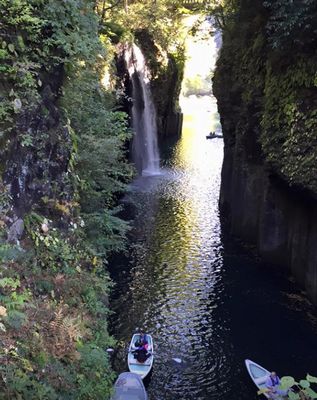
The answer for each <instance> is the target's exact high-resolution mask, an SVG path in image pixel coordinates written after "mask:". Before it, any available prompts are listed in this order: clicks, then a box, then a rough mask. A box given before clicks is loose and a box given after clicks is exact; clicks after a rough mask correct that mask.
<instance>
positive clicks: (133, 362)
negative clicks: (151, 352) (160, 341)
mask: <svg viewBox="0 0 317 400" xmlns="http://www.w3.org/2000/svg"><path fill="white" fill-rule="evenodd" d="M129 364H131V365H151V357H149V358H148V359H147V360H146V361H144V363H140V362H139V361H137V360H135V359H134V360H133V361H129Z"/></svg>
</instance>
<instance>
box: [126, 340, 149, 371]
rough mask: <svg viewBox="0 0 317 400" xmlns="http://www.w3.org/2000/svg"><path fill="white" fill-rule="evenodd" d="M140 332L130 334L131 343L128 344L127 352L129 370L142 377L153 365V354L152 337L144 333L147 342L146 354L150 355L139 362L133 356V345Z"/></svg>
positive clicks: (134, 348)
mask: <svg viewBox="0 0 317 400" xmlns="http://www.w3.org/2000/svg"><path fill="white" fill-rule="evenodd" d="M140 337H141V336H140V334H139V333H135V334H134V335H133V336H132V339H131V343H130V346H129V353H128V367H129V370H130V371H131V372H133V373H134V374H137V375H139V376H140V377H141V378H142V379H144V378H145V377H146V376H147V375H148V374H149V372H150V371H151V368H152V366H153V361H154V355H153V339H152V336H151V335H148V334H147V335H146V340H147V342H148V349H147V351H148V354H150V356H149V357H148V358H147V359H146V361H144V362H139V361H138V360H137V359H136V358H135V357H134V353H133V352H134V351H135V350H136V349H137V347H136V346H135V343H137V342H138V341H139V340H140Z"/></svg>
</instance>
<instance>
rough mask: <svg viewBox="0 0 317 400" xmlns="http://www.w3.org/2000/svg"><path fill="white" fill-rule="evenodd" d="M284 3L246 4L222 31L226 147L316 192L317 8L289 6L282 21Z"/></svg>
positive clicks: (219, 75)
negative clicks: (314, 22) (315, 27)
mask: <svg viewBox="0 0 317 400" xmlns="http://www.w3.org/2000/svg"><path fill="white" fill-rule="evenodd" d="M279 7H280V6H278V5H276V4H275V3H274V2H265V3H264V4H263V2H262V1H256V2H252V4H250V2H249V1H245V2H243V3H241V4H240V6H239V7H238V8H237V10H236V18H234V19H232V20H231V22H230V24H229V25H228V26H227V27H226V29H225V31H224V35H223V47H222V50H221V54H220V58H219V60H218V63H217V70H216V73H215V77H214V92H215V95H216V97H217V99H218V105H219V111H220V115H221V118H222V124H223V131H224V136H225V143H226V144H227V146H235V148H236V151H238V152H239V151H240V152H241V153H243V154H244V157H245V158H246V159H247V160H249V162H252V163H255V164H257V163H262V162H263V161H264V162H265V163H266V165H267V166H268V167H269V168H270V169H271V171H272V172H273V173H275V174H276V175H279V176H280V177H281V178H282V179H283V180H285V181H286V182H287V183H288V184H289V185H291V186H297V187H301V188H304V189H307V190H309V191H310V192H311V193H314V194H317V162H316V161H317V139H316V138H317V136H316V133H317V122H316V121H317V118H316V117H317V81H316V69H317V56H316V47H317V35H316V32H315V31H314V30H312V26H313V22H312V21H313V20H312V18H316V17H317V7H316V4H314V3H313V2H311V3H310V4H308V5H301V6H298V7H297V6H295V5H294V6H291V5H289V4H288V5H285V9H284V13H285V15H284V14H283V18H284V19H283V18H282V17H281V18H280V19H279V20H278V19H277V18H276V15H282V14H278V12H280V11H281V10H280V9H279ZM307 8H309V10H307ZM308 11H309V12H308ZM297 17H298V18H297ZM299 17H300V18H299ZM303 19H304V20H306V21H307V28H306V27H305V29H306V30H307V32H305V29H303V30H302V31H301V32H300V33H299V25H300V24H302V22H303ZM315 20H316V19H315ZM288 21H292V24H288ZM273 26H274V31H273V30H272V27H273ZM309 27H311V28H309ZM285 32H286V33H287V35H286V34H285ZM299 42H300V43H299Z"/></svg>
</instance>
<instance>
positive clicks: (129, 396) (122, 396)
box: [111, 372, 148, 400]
mask: <svg viewBox="0 0 317 400" xmlns="http://www.w3.org/2000/svg"><path fill="white" fill-rule="evenodd" d="M111 400H148V397H147V394H146V390H145V387H144V385H143V382H142V379H141V378H140V377H139V375H136V374H131V372H123V373H122V374H120V375H119V377H118V379H117V380H116V383H115V385H114V394H113V396H112V397H111Z"/></svg>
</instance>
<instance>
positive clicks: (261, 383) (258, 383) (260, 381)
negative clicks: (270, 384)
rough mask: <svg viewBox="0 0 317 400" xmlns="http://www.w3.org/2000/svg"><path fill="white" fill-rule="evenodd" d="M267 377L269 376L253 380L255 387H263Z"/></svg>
mask: <svg viewBox="0 0 317 400" xmlns="http://www.w3.org/2000/svg"><path fill="white" fill-rule="evenodd" d="M268 376H269V375H264V376H261V377H260V378H255V379H254V383H255V384H256V385H263V384H264V383H265V382H266V380H267V378H268Z"/></svg>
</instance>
